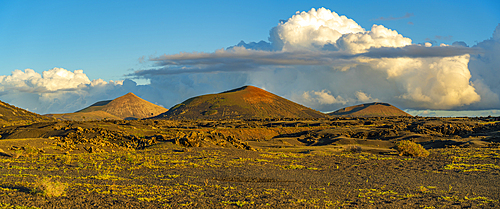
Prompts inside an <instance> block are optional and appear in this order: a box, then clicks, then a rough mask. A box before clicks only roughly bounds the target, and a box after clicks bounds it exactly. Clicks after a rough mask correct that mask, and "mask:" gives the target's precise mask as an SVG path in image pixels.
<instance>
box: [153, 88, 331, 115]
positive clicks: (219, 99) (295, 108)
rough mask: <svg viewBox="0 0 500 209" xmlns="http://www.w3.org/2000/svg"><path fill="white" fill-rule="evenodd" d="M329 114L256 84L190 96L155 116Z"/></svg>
mask: <svg viewBox="0 0 500 209" xmlns="http://www.w3.org/2000/svg"><path fill="white" fill-rule="evenodd" d="M325 117H328V116H327V115H325V114H323V113H321V112H318V111H316V110H313V109H311V108H308V107H305V106H302V105H300V104H297V103H294V102H292V101H290V100H287V99H285V98H282V97H279V96H277V95H275V94H272V93H270V92H267V91H265V90H263V89H260V88H257V87H254V86H243V87H240V88H237V89H233V90H229V91H225V92H222V93H218V94H207V95H202V96H197V97H193V98H190V99H188V100H186V101H184V102H182V103H180V104H177V105H176V106H174V107H172V108H171V109H170V110H169V111H168V112H165V113H163V114H160V115H158V116H156V117H154V118H153V119H252V118H253V119H264V118H325Z"/></svg>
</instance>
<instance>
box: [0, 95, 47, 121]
mask: <svg viewBox="0 0 500 209" xmlns="http://www.w3.org/2000/svg"><path fill="white" fill-rule="evenodd" d="M43 121H54V119H53V118H50V117H45V116H42V115H39V114H36V113H33V112H30V111H28V110H25V109H22V108H19V107H16V106H14V105H10V104H8V103H5V102H2V101H0V125H24V124H27V123H36V122H43Z"/></svg>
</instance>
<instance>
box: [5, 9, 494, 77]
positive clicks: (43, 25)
mask: <svg viewBox="0 0 500 209" xmlns="http://www.w3.org/2000/svg"><path fill="white" fill-rule="evenodd" d="M319 7H325V8H329V9H331V10H332V11H335V12H337V13H339V14H342V15H346V16H347V17H349V18H351V19H354V20H355V21H356V22H358V23H359V24H360V25H361V26H362V27H364V28H370V27H371V25H373V24H383V25H385V26H386V27H388V28H391V29H395V30H397V31H398V32H399V33H400V34H403V35H404V36H405V37H409V38H411V39H412V40H413V41H414V42H416V43H422V42H425V41H426V38H430V39H432V40H436V41H437V42H439V43H441V42H443V43H448V44H451V43H452V42H453V41H465V42H466V43H467V44H468V45H474V44H475V42H478V41H482V40H485V39H487V38H488V37H490V36H491V33H492V31H493V29H494V28H495V26H496V25H497V24H498V23H499V22H500V9H499V8H500V2H498V1H419V3H416V4H415V3H413V2H411V1H371V3H370V2H367V1H343V2H342V1H313V2H308V1H214V2H212V1H119V2H117V1H4V0H2V1H0V28H1V30H0V37H1V38H0V48H1V49H0V57H2V62H0V73H1V74H3V75H6V74H9V73H10V72H11V71H13V70H15V69H20V70H24V69H26V68H31V69H34V70H35V71H37V72H41V71H44V70H49V69H52V68H54V67H62V68H65V69H68V70H77V69H83V70H84V71H85V73H86V74H87V75H88V76H89V78H90V79H97V78H102V79H104V80H120V79H123V75H124V74H127V73H128V72H127V70H129V69H137V68H140V67H141V65H140V63H139V62H138V59H139V58H140V57H142V56H146V57H148V56H150V55H160V54H176V53H178V52H193V51H203V52H212V51H215V50H216V49H220V48H225V47H228V46H232V45H235V44H237V43H238V42H240V41H241V40H244V41H246V42H250V41H260V40H266V41H267V38H268V36H269V30H270V29H271V28H272V27H274V26H276V24H277V23H278V21H279V20H282V19H287V18H289V17H290V16H292V15H293V14H294V13H295V12H296V11H306V10H309V9H311V8H319ZM406 13H413V16H411V17H409V18H406V19H400V20H387V21H383V20H375V19H377V18H380V17H386V18H388V17H391V16H392V17H402V16H404V15H405V14H406ZM408 22H413V25H409V24H408ZM436 36H442V37H448V36H452V37H451V39H446V40H439V39H436V38H435V37H436Z"/></svg>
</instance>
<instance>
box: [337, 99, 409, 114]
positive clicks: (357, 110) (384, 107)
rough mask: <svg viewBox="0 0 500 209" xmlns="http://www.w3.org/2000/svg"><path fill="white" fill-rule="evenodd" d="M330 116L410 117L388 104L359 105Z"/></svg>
mask: <svg viewBox="0 0 500 209" xmlns="http://www.w3.org/2000/svg"><path fill="white" fill-rule="evenodd" d="M328 115H330V116H337V117H391V116H411V115H410V114H408V113H406V112H404V111H402V110H400V109H399V108H397V107H394V106H392V105H390V104H388V103H381V102H374V103H367V104H360V105H355V106H350V107H346V108H342V109H340V110H337V111H335V112H332V113H328Z"/></svg>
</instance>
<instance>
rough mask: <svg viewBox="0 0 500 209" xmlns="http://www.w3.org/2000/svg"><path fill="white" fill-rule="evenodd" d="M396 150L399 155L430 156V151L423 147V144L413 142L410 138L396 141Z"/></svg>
mask: <svg viewBox="0 0 500 209" xmlns="http://www.w3.org/2000/svg"><path fill="white" fill-rule="evenodd" d="M396 150H397V151H398V152H399V155H401V156H403V155H405V156H412V157H427V156H429V151H427V150H426V149H425V148H423V147H422V145H420V144H417V143H415V142H412V141H410V140H404V141H399V142H396Z"/></svg>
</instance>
